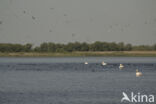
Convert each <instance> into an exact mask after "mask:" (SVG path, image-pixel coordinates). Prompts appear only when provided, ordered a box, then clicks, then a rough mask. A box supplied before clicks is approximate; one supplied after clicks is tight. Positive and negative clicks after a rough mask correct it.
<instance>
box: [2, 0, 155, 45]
mask: <svg viewBox="0 0 156 104" xmlns="http://www.w3.org/2000/svg"><path fill="white" fill-rule="evenodd" d="M75 41H79V42H88V43H92V42H95V41H106V42H125V43H131V44H133V45H142V44H144V45H152V44H155V43H156V0H0V43H22V44H26V43H32V44H34V45H39V44H40V43H42V42H55V43H68V42H75Z"/></svg>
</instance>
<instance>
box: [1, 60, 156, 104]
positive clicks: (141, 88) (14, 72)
mask: <svg viewBox="0 0 156 104" xmlns="http://www.w3.org/2000/svg"><path fill="white" fill-rule="evenodd" d="M55 59H56V60H55ZM103 59H105V60H103ZM117 59H118V60H117ZM36 60H37V61H36ZM65 60H66V61H65ZM84 60H87V61H88V62H89V64H88V65H85V64H84V63H83V62H84ZM139 60H140V61H139ZM154 60H156V58H117V57H116V58H110V59H109V58H108V57H106V58H101V57H98V58H97V57H90V58H85V59H81V58H80V57H79V58H76V57H75V58H0V104H120V103H121V102H120V100H121V98H122V92H126V93H130V92H134V93H138V92H140V93H142V94H153V95H155V96H156V80H155V79H156V61H154ZM102 61H105V62H108V65H106V66H103V65H102V64H101V62H102ZM122 61H124V66H125V67H124V69H123V70H120V69H119V64H120V63H121V62H122ZM136 69H139V71H141V72H142V73H143V76H142V77H139V78H137V77H136V76H135V70H136ZM121 104H123V103H121Z"/></svg>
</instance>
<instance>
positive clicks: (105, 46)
mask: <svg viewBox="0 0 156 104" xmlns="http://www.w3.org/2000/svg"><path fill="white" fill-rule="evenodd" d="M154 50H156V44H154V45H139V46H133V45H131V44H124V43H123V42H120V43H115V42H100V41H97V42H94V43H90V44H89V43H85V42H83V43H79V42H74V43H68V44H58V43H52V42H48V43H47V42H44V43H42V44H40V46H37V47H33V45H32V44H30V43H28V44H25V45H22V44H10V43H9V44H7V43H0V52H73V51H154Z"/></svg>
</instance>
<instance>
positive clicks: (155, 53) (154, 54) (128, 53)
mask: <svg viewBox="0 0 156 104" xmlns="http://www.w3.org/2000/svg"><path fill="white" fill-rule="evenodd" d="M69 56H129V57H130V56H137V57H139V56H140V57H141V56H143V57H156V51H123V52H116V51H106V52H64V53H36V52H28V53H26V52H17V53H0V57H69Z"/></svg>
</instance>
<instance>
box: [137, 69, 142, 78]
mask: <svg viewBox="0 0 156 104" xmlns="http://www.w3.org/2000/svg"><path fill="white" fill-rule="evenodd" d="M140 76H142V72H139V70H138V69H136V77H140Z"/></svg>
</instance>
